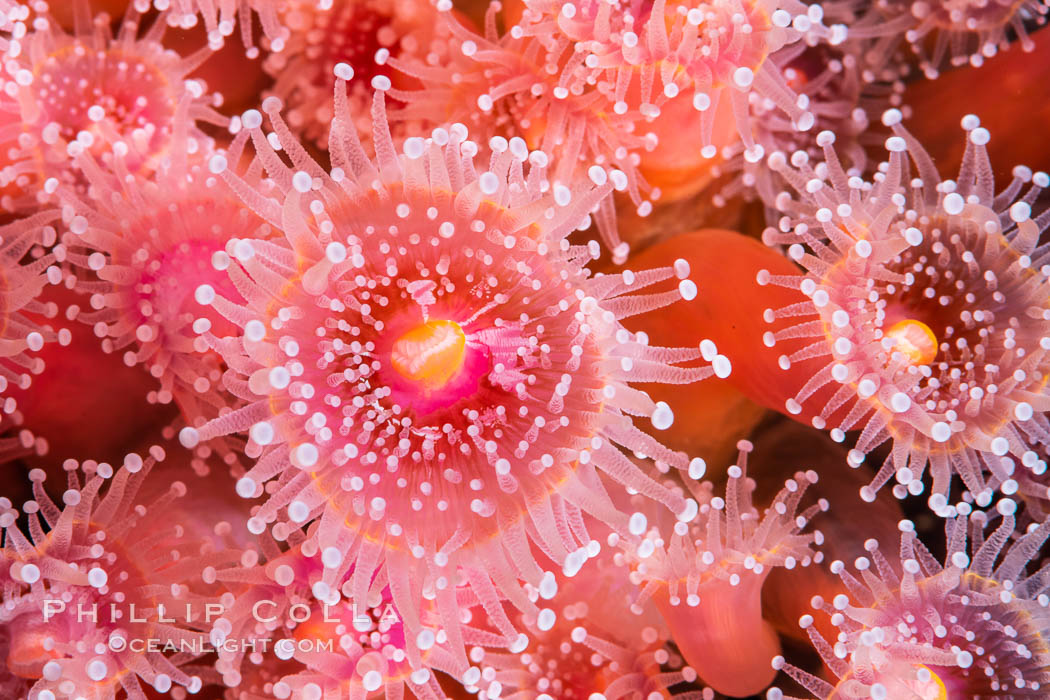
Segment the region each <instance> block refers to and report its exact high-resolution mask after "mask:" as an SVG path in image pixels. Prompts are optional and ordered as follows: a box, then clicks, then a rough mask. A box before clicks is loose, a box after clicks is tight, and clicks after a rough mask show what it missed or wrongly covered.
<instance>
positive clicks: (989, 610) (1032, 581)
mask: <svg viewBox="0 0 1050 700" xmlns="http://www.w3.org/2000/svg"><path fill="white" fill-rule="evenodd" d="M1016 511H1017V504H1016V503H1015V502H1014V501H1012V500H1010V499H1003V500H1001V501H999V502H998V503H997V504H996V507H995V510H993V511H991V512H990V513H985V512H983V511H969V510H968V509H966V508H962V509H960V510H959V514H957V515H955V516H953V517H952V518H951V519H950V520H948V521H947V523H946V525H947V527H946V535H947V542H948V549H947V553H946V555H945V557H944V559H943V561H940V560H938V559H937V558H935V557H934V556H933V555H932V554H931V553H930V551H929V550H928V549H927V548H926V547H925V545H923V543H922V542H921V541H920V540H919V539H918V537H917V535H916V532H915V525H914V523H912V522H911V521H910V520H902V521H901V523H900V530H901V535H900V542H899V550H898V549H897V547H896V546H895V547H894V551H895V552H896V551H899V558H898V556H894V555H891V554H890V553H888V552H887V553H885V554H884V553H883V550H882V549H880V546H879V543H878V542H876V541H875V540H869V541H868V542H866V543H865V548H866V549H867V550H868V552H869V554H870V556H863V557H859V558H858V559H857V560H856V562H855V568H856V572H857V573H856V574H853V573H851V572H850V571H848V570H847V568H846V566H845V564H844V563H843V562H841V561H835V562H832V564H831V570H832V572H833V573H835V574H838V576H840V577H841V579H842V581H843V584H844V585H845V587H846V588H847V589H848V591H849V593H848V594H847V593H842V594H839V595H837V596H835V598H834V599H833V600H830V601H828V600H824V599H823V598H821V597H819V596H817V597H815V598H814V599H813V607H814V608H815V609H817V610H820V611H822V613H823V614H824V615H826V616H828V617H830V618H831V620H832V624H833V625H834V626H835V627H836V628H837V629H838V635H837V638H836V640H835V642H834V643H833V644H831V643H829V642H828V641H827V640H826V639H825V638H824V637H823V636H822V635H821V634H820V633H819V632H817V631H816V629H815V628H814V627H813V616H812V615H804V616H803V617H802V619H801V620H800V624H801V626H802V627H803V628H804V629H805V630H806V632H807V634H808V635H809V637H810V640H811V641H812V643H813V646H814V647H815V648H816V650H817V651H818V652H819V653H820V655H821V657H822V658H823V660H824V662H825V663H826V664H827V666H828V668H829V669H830V670H831V671H832V673H833V674H834V679H833V682H832V683H829V682H827V681H825V680H822V679H819V678H816V677H815V676H812V675H811V674H809V673H807V672H805V671H802V670H801V669H799V668H797V667H795V666H792V665H790V664H788V663H787V662H786V661H785V660H784V658H783V657H777V658H776V659H774V660H773V667H774V668H775V669H778V670H783V671H785V672H786V673H787V674H789V675H790V676H791V677H792V678H794V679H795V680H796V681H797V682H798V683H799V684H801V685H802V686H804V687H805V688H806V689H807V690H808V691H809V693H810V694H812V696H815V697H817V698H820V699H821V700H832V699H834V700H854V699H857V700H859V699H860V698H880V697H881V698H897V697H913V696H914V697H922V698H936V699H937V700H942V699H945V698H954V697H995V696H1000V697H1002V696H1008V697H1041V696H1044V695H1046V688H1047V684H1048V683H1050V647H1048V645H1047V641H1046V633H1047V630H1048V629H1050V597H1048V596H1047V587H1046V582H1045V580H1044V578H1045V577H1044V576H1042V575H1041V574H1040V573H1038V571H1037V570H1036V566H1037V565H1038V552H1039V551H1040V547H1041V546H1042V545H1043V543H1044V542H1045V541H1046V539H1047V536H1048V535H1050V521H1045V522H1043V523H1041V524H1032V525H1030V526H1029V527H1028V528H1026V529H1025V530H1024V531H1023V532H1021V531H1019V530H1018V531H1015V528H1016V526H1017V521H1016V518H1015V513H1016ZM990 525H994V529H993V530H991V531H990V532H985V530H986V529H988V528H989V526H990ZM968 541H969V545H968V544H967V542H968ZM1033 560H1034V561H1035V563H1034V564H1033ZM767 698H769V700H781V699H783V698H789V696H786V695H784V693H783V691H781V690H780V689H779V688H773V689H771V690H770V691H769V693H768V694H767Z"/></svg>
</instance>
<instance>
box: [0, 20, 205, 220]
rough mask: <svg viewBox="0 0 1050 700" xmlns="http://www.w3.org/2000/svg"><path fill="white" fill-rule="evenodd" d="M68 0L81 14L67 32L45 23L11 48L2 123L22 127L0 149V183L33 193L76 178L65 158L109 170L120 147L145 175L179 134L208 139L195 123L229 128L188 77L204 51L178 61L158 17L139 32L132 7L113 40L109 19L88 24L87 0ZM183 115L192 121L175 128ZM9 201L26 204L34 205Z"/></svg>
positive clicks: (36, 23) (196, 141) (6, 64)
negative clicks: (10, 109) (84, 156)
mask: <svg viewBox="0 0 1050 700" xmlns="http://www.w3.org/2000/svg"><path fill="white" fill-rule="evenodd" d="M75 1H76V7H77V9H78V10H81V11H79V12H78V13H77V27H76V30H75V31H74V33H73V34H67V33H66V32H65V31H63V30H62V28H61V27H60V26H59V25H58V23H57V22H55V21H54V20H53V19H49V18H47V17H42V18H38V19H37V20H36V21H34V23H33V29H32V30H31V31H29V32H28V33H26V34H25V35H24V36H21V37H20V38H18V39H12V40H11V42H10V43H11V46H10V47H9V48H8V51H7V53H6V56H5V59H6V60H5V61H4V73H5V76H4V79H3V83H4V87H5V91H6V92H7V93H8V94H9V95H11V96H12V97H13V98H14V100H15V101H16V102H17V104H18V106H19V112H16V113H7V114H5V119H6V120H7V122H8V123H9V124H11V123H13V124H18V123H19V122H20V124H21V127H20V128H21V130H22V133H21V135H20V137H19V138H18V144H17V148H14V149H10V150H7V151H5V153H4V157H5V158H6V159H7V161H6V167H5V168H4V169H3V171H2V178H0V179H2V182H0V184H3V185H8V184H10V183H15V184H16V185H18V186H19V188H20V190H22V191H25V192H34V191H37V190H38V189H39V186H40V185H41V184H44V183H45V181H47V180H49V179H52V178H54V180H55V182H66V183H70V182H75V179H76V174H75V171H74V169H73V168H72V166H71V163H70V156H73V155H76V154H77V153H80V152H84V151H86V152H91V153H94V154H95V155H96V156H97V157H98V158H99V159H100V160H101V161H103V162H104V163H105V164H107V165H109V164H110V162H111V160H112V157H113V150H114V149H117V150H118V151H120V152H121V153H122V154H123V156H124V160H125V163H126V165H127V167H128V168H130V169H131V170H133V171H135V172H142V173H148V172H150V171H151V170H152V169H153V168H154V167H155V166H156V164H157V162H158V159H159V158H161V157H162V156H164V155H167V153H168V151H169V148H170V147H171V143H172V139H173V138H174V134H175V132H176V130H177V129H178V128H185V129H187V130H188V131H189V133H190V136H191V146H198V145H203V144H204V143H207V142H208V140H209V139H208V137H207V136H205V135H204V134H203V133H202V132H201V131H200V130H198V129H197V128H196V123H197V121H204V122H210V123H214V124H225V123H226V119H225V117H223V116H222V115H220V114H218V113H217V112H216V111H215V110H214V109H213V108H212V102H213V101H214V100H213V99H212V98H210V97H208V96H206V95H205V94H204V86H203V85H202V84H200V83H199V82H198V81H193V80H187V76H188V75H189V74H190V73H191V72H192V71H193V70H194V69H195V68H196V67H197V66H198V65H199V64H200V63H201V62H202V61H203V60H204V59H205V58H207V56H208V54H209V53H210V50H209V49H203V50H202V51H200V52H198V53H197V54H195V55H191V56H187V57H182V56H180V55H179V54H177V53H175V52H174V51H171V50H169V49H166V48H164V46H163V45H162V44H161V39H162V38H163V35H164V28H165V27H164V23H163V21H160V20H158V21H155V22H154V23H153V24H152V25H151V26H150V27H149V28H148V29H147V30H146V31H145V32H144V33H142V36H139V33H140V30H141V29H142V28H141V26H140V20H141V17H140V15H139V13H138V12H137V11H136V10H135V9H134V8H133V7H132V8H129V9H128V11H127V14H126V16H125V17H124V20H123V22H122V23H121V25H120V30H119V32H118V33H117V35H116V36H113V34H112V32H111V30H110V25H109V18H108V17H107V16H106V15H99V16H98V17H96V18H95V19H93V20H92V19H91V17H90V14H89V13H88V12H87V9H86V7H87V2H86V0H75ZM182 103H185V105H184V106H182V107H180V105H181V104H182ZM180 113H181V114H182V115H183V119H188V120H189V122H190V124H189V125H185V124H177V123H176V116H177V115H178V114H180ZM54 186H55V185H54V184H48V185H47V186H46V187H45V190H46V191H48V192H50V191H52V190H53V188H54ZM43 194H44V193H43V192H41V193H40V194H39V195H38V196H43ZM30 199H32V198H30ZM10 204H11V207H12V208H24V207H26V206H33V202H32V201H29V202H20V201H15V202H13V203H10Z"/></svg>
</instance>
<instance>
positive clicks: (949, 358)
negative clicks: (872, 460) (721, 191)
mask: <svg viewBox="0 0 1050 700" xmlns="http://www.w3.org/2000/svg"><path fill="white" fill-rule="evenodd" d="M900 118H901V115H900V112H899V111H897V110H889V111H887V112H886V114H885V115H884V117H883V120H884V121H885V123H886V124H887V125H889V126H892V128H893V130H894V132H895V133H896V135H895V136H893V137H891V138H889V139H888V140H887V141H886V146H887V149H888V150H889V161H888V162H886V163H884V164H883V165H882V166H881V168H880V173H879V174H878V176H877V177H876V178H875V181H874V183H869V182H866V181H864V180H862V179H861V178H858V177H848V176H847V175H846V174H845V173H844V172H843V171H842V169H841V167H840V166H839V162H838V160H837V158H836V156H835V151H834V148H833V145H832V144H833V141H834V138H833V137H832V136H831V135H830V134H829V133H827V132H825V133H823V134H821V135H820V136H818V142H819V143H821V144H822V145H823V146H824V149H825V157H826V162H825V163H818V164H816V165H815V166H812V167H811V166H810V165H809V164H808V158H806V157H805V154H802V155H801V157H796V156H798V155H799V154H795V155H793V156H792V157H791V160H792V163H793V164H794V165H789V164H788V162H787V161H788V158H787V157H785V156H784V155H783V154H774V155H773V156H771V159H770V163H771V165H772V166H773V167H774V168H776V169H778V170H779V171H780V172H781V173H783V175H784V177H785V178H786V179H787V180H788V181H789V182H790V183H791V185H792V187H794V189H795V190H796V191H797V192H798V199H793V198H792V197H791V196H790V195H788V194H786V193H785V194H782V195H781V196H780V197H778V200H777V205H778V207H779V208H780V210H781V211H783V212H784V214H785V217H784V218H783V219H782V220H781V224H780V230H779V231H778V230H776V229H772V228H771V229H767V230H766V233H765V234H764V238H765V240H766V241H767V242H769V243H785V244H789V245H790V247H789V248H788V254H789V256H790V257H791V258H792V259H794V260H796V261H798V262H799V263H800V264H801V265H802V266H803V267H804V268H805V270H806V274H805V275H804V276H802V277H799V276H794V275H787V276H784V275H771V274H769V273H768V272H766V271H763V272H760V273H759V276H758V281H759V283H760V284H775V285H782V286H785V287H790V288H793V289H801V290H802V293H803V294H805V295H806V296H807V297H809V302H808V303H802V304H797V305H793V306H789V307H786V308H782V309H778V310H767V311H766V318H767V320H770V321H774V320H777V319H789V320H792V321H793V322H794V323H793V325H791V326H789V327H787V328H781V329H780V330H778V331H776V332H770V333H769V334H768V337H767V339H766V340H767V344H768V345H770V346H771V347H772V346H775V344H776V343H778V342H779V341H780V340H782V339H791V340H792V341H793V342H797V340H798V339H799V338H811V339H812V342H811V343H810V344H808V345H807V346H806V347H804V348H802V349H800V350H797V351H795V352H793V353H792V354H790V355H786V354H785V355H783V356H781V358H780V365H781V367H782V368H783V369H784V370H785V376H786V377H791V381H795V382H797V384H796V386H797V387H799V391H798V394H797V395H796V396H795V397H794V398H793V399H789V400H788V402H787V409H788V411H789V412H790V413H793V414H800V413H802V412H803V411H804V409H803V404H805V403H807V402H811V403H813V402H814V398H812V397H813V396H814V393H815V392H818V391H820V390H822V389H824V391H822V393H821V395H820V396H819V397H817V398H819V399H820V401H819V402H818V404H817V405H816V406H811V407H810V408H809V409H805V411H806V414H807V415H809V416H811V419H812V422H813V424H814V425H815V426H816V427H818V428H824V427H829V428H832V437H834V438H835V439H837V440H841V439H842V438H843V437H844V431H847V430H851V429H858V428H859V429H861V434H860V437H859V439H858V441H857V444H856V446H855V448H854V449H853V450H851V452H850V463H851V464H852V465H853V466H857V465H859V464H860V463H861V462H862V461H864V458H865V455H866V453H869V452H871V451H872V450H873V449H875V448H876V447H877V446H878V445H879V444H881V443H883V442H885V441H887V440H892V443H893V447H892V451H891V453H890V454H889V456H888V457H887V458H886V460H885V462H884V463H883V465H882V468H881V470H880V471H879V473H878V474H877V476H876V477H875V479H874V481H873V482H872V484H871V486H870V487H867V488H865V490H864V494H863V495H864V496H865V498H868V499H872V498H874V495H875V491H877V490H878V489H879V488H880V487H881V486H882V485H884V484H885V483H886V482H887V481H888V480H889V479H890V478H892V477H893V476H894V475H896V477H897V481H898V486H897V487H895V489H894V493H895V494H897V495H898V496H899V497H902V498H903V497H904V496H905V495H906V494H908V493H911V494H913V495H914V494H919V493H921V492H922V491H923V483H922V481H921V478H922V476H923V474H924V472H925V470H926V467H927V464H928V465H929V466H930V469H931V472H932V474H933V494H932V495H931V497H930V505H931V507H932V508H933V509H934V510H936V511H940V510H941V509H942V508H944V507H945V506H946V504H947V500H946V497H947V495H948V492H949V487H950V477H951V475H952V473H955V474H958V475H959V476H960V477H961V478H962V480H963V483H964V484H965V486H966V488H968V489H969V490H970V491H971V492H972V493H973V494H974V495H975V496H976V497H977V498H978V499H979V502H982V503H984V504H987V503H988V501H989V500H990V497H991V491H990V489H994V488H998V487H1002V488H1003V490H1004V491H1005V492H1007V493H1013V492H1014V491H1016V490H1017V488H1018V482H1025V480H1026V478H1027V475H1025V474H1022V473H1015V467H1016V466H1017V465H1016V462H1020V464H1021V465H1022V466H1023V468H1024V470H1023V471H1024V472H1030V474H1031V475H1038V474H1041V473H1042V472H1044V471H1045V469H1046V465H1045V462H1044V461H1043V460H1042V459H1041V458H1040V457H1039V455H1038V454H1037V453H1036V452H1035V451H1034V450H1033V449H1032V444H1033V443H1035V442H1038V443H1046V442H1047V440H1050V424H1048V423H1047V420H1046V418H1045V417H1044V415H1043V413H1042V412H1043V411H1044V410H1046V409H1047V408H1050V403H1048V401H1047V398H1046V391H1045V383H1046V377H1047V371H1048V370H1050V367H1048V364H1047V363H1048V355H1047V351H1048V350H1050V284H1048V283H1047V275H1048V273H1050V267H1046V266H1045V264H1044V263H1045V262H1046V256H1045V251H1044V249H1043V248H1040V247H1037V246H1038V243H1039V236H1040V233H1041V232H1042V231H1044V230H1045V229H1046V228H1047V225H1048V223H1050V214H1047V213H1044V214H1042V215H1041V216H1038V217H1036V218H1033V217H1032V204H1033V203H1034V201H1035V200H1036V198H1037V196H1038V195H1039V192H1040V191H1041V190H1042V189H1043V188H1044V187H1046V186H1047V185H1048V184H1050V178H1048V177H1047V175H1046V174H1045V173H1036V174H1035V175H1034V176H1033V175H1032V173H1031V171H1029V170H1027V169H1026V168H1019V169H1017V170H1016V171H1015V178H1014V181H1013V182H1012V183H1011V184H1010V185H1009V186H1008V187H1007V188H1006V189H1005V190H1003V191H1002V192H1000V193H999V194H995V192H994V183H993V178H992V170H991V165H990V163H989V162H988V158H987V154H986V152H985V148H984V144H985V143H986V142H987V141H988V138H989V135H988V132H987V131H986V130H985V129H982V128H980V127H979V125H978V124H979V122H978V120H977V118H976V117H973V116H968V117H966V118H965V119H964V120H963V127H964V128H965V129H966V131H967V149H966V153H965V156H964V159H963V164H962V167H961V169H960V172H959V176H958V178H957V179H956V180H942V179H941V177H940V176H939V175H938V173H937V170H936V168H935V167H934V164H933V162H932V160H931V159H930V158H929V156H928V155H927V153H926V152H925V151H924V150H923V149H922V147H921V146H920V145H919V144H918V143H917V142H916V141H915V139H914V138H913V137H912V136H911V134H909V133H908V132H907V131H906V130H905V129H904V128H903V127H902V126H901V125H900ZM909 159H910V162H911V163H912V164H914V167H915V169H916V170H917V177H914V178H913V177H912V175H911V167H910V165H909ZM1028 182H1031V183H1033V184H1032V186H1031V187H1029V188H1028V190H1027V192H1024V193H1022V190H1023V189H1024V187H1025V185H1026V183H1028ZM831 391H833V393H830V398H827V397H828V395H829V392H831ZM986 472H990V473H991V476H990V477H989V478H988V479H987V480H986V479H985V473H986ZM1033 488H1034V487H1033ZM1041 492H1042V493H1041V494H1040V495H1043V494H1045V488H1043V489H1041Z"/></svg>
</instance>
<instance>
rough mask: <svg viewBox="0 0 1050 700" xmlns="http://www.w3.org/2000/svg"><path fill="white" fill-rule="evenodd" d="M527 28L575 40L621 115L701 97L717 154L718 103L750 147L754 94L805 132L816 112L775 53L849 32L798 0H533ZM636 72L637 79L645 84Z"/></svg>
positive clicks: (552, 40) (648, 113)
mask: <svg viewBox="0 0 1050 700" xmlns="http://www.w3.org/2000/svg"><path fill="white" fill-rule="evenodd" d="M525 5H526V10H525V11H524V12H523V21H522V22H521V23H520V27H521V29H520V31H522V33H524V34H526V35H528V34H532V35H536V36H538V37H542V38H543V39H544V41H545V43H546V44H547V45H548V47H549V51H550V52H551V53H552V54H554V55H558V54H560V53H563V52H565V51H567V50H568V49H569V48H570V47H573V46H575V47H576V51H577V54H578V58H575V59H573V61H574V62H575V63H579V64H581V65H580V66H579V68H578V69H577V70H578V73H579V77H578V79H579V80H581V81H584V82H593V83H597V84H598V85H599V89H600V90H602V91H603V92H606V93H607V96H608V98H609V99H610V101H611V102H612V103H613V109H614V111H616V112H617V113H626V112H628V111H633V112H638V113H640V114H641V115H642V116H644V117H647V118H649V119H655V118H656V117H657V116H659V114H660V112H661V108H662V105H663V104H664V103H666V102H667V101H668V100H674V99H676V98H678V97H679V95H680V94H681V95H682V98H681V99H690V100H692V104H693V107H694V108H695V109H696V110H697V111H699V112H701V113H702V114H703V118H702V120H701V129H700V135H701V143H702V146H703V147H704V149H705V151H706V153H707V155H708V157H714V155H715V152H716V151H715V149H716V146H715V144H713V143H712V142H711V130H712V128H713V127H714V122H713V116H714V115H715V114H716V113H717V111H716V110H715V109H714V107H715V106H716V105H717V103H718V102H719V101H720V99H728V100H729V101H731V102H732V111H733V114H734V117H735V119H736V122H737V126H738V129H739V130H740V135H741V137H742V138H743V140H744V142H745V144H746V146H747V147H748V148H751V147H753V146H754V142H753V140H752V136H751V125H750V123H749V120H748V117H747V115H748V101H749V99H750V98H751V97H752V95H753V94H754V95H758V96H761V97H764V98H768V99H770V100H772V101H773V102H774V103H775V104H776V105H777V106H778V107H779V108H780V109H782V110H784V111H785V112H786V113H787V114H788V115H789V116H790V118H791V119H792V121H793V122H794V123H795V124H796V125H797V126H798V128H799V129H801V130H806V129H809V127H810V126H812V123H813V117H812V115H811V114H809V113H808V112H807V111H806V108H805V107H806V101H805V100H798V98H797V96H796V95H795V94H794V93H793V92H792V91H791V89H790V88H789V87H788V86H787V84H786V82H785V80H784V76H783V75H782V74H781V73H780V71H779V69H778V67H777V65H776V64H775V63H773V62H771V61H768V60H767V59H768V58H769V56H770V54H772V53H774V52H776V51H777V50H779V49H780V48H782V47H783V46H785V45H787V44H790V43H793V42H796V41H799V40H800V39H801V38H802V37H803V36H807V37H810V38H811V39H812V40H814V41H815V40H817V39H818V38H827V39H829V40H830V41H832V42H833V43H838V42H840V41H842V40H843V39H844V38H845V34H846V33H845V28H844V27H835V28H833V29H827V28H825V27H824V26H823V25H822V24H821V21H822V19H823V9H822V8H821V6H820V5H810V6H806V5H804V4H802V3H800V2H794V1H793V0H779V1H776V0H758V1H757V2H750V1H741V0H716V1H715V2H710V3H703V4H701V5H700V6H692V5H691V4H690V3H683V4H678V3H670V4H669V5H668V4H665V3H662V2H657V3H649V2H644V3H634V2H622V3H621V2H613V3H607V2H591V1H589V0H587V1H583V2H576V3H568V4H561V3H557V2H528V0H526V2H525ZM636 78H637V80H636Z"/></svg>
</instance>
